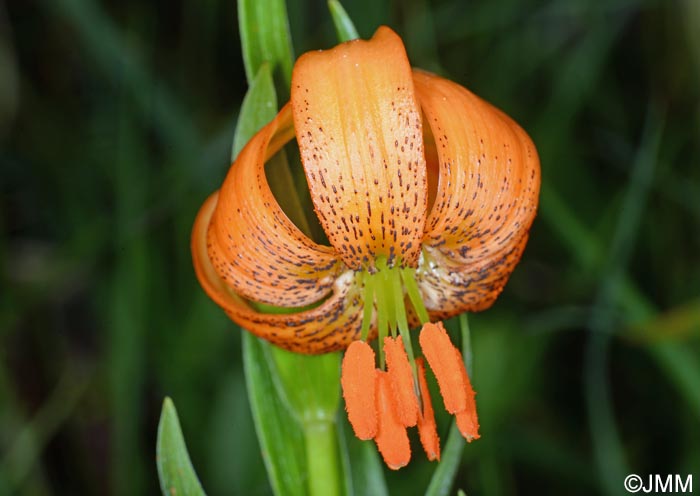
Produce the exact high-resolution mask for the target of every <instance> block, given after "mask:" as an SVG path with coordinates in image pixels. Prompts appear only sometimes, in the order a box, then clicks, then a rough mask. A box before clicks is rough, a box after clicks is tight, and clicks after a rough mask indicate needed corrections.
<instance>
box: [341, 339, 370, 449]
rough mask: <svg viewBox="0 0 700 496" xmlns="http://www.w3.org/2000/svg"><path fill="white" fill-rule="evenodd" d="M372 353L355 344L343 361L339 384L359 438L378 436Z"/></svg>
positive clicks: (362, 344)
mask: <svg viewBox="0 0 700 496" xmlns="http://www.w3.org/2000/svg"><path fill="white" fill-rule="evenodd" d="M374 370H375V368H374V350H372V347H371V346H370V345H368V344H367V343H365V342H364V341H354V342H353V343H351V344H350V346H348V349H347V351H346V352H345V357H344V358H343V366H342V375H341V379H340V382H341V385H342V387H343V398H345V409H346V410H347V412H348V420H349V421H350V425H352V428H353V430H354V431H355V435H356V436H357V437H358V438H360V439H372V438H374V436H376V435H377V427H378V426H377V407H376V389H375V387H376V380H375V377H374Z"/></svg>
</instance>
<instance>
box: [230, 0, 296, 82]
mask: <svg viewBox="0 0 700 496" xmlns="http://www.w3.org/2000/svg"><path fill="white" fill-rule="evenodd" d="M238 24H239V28H240V32H241V48H242V49H243V62H244V64H245V73H246V77H247V78H248V82H249V83H251V82H252V81H253V78H254V77H255V75H256V74H257V73H258V71H259V70H260V66H262V64H264V63H265V62H268V63H269V64H270V65H271V67H272V72H274V70H275V69H277V67H279V68H280V69H281V71H282V76H283V78H284V82H285V83H286V86H287V87H289V86H290V84H291V82H292V64H293V61H294V55H293V50H292V37H291V35H290V33H289V22H288V20H287V7H286V6H285V3H284V0H239V1H238Z"/></svg>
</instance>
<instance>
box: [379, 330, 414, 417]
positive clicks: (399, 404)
mask: <svg viewBox="0 0 700 496" xmlns="http://www.w3.org/2000/svg"><path fill="white" fill-rule="evenodd" d="M384 353H385V354H386V363H387V373H388V374H389V382H390V383H391V390H392V392H393V394H394V400H395V402H396V411H397V413H398V416H399V419H400V420H401V423H402V424H403V425H404V427H413V426H414V425H416V423H417V422H418V398H416V392H415V388H414V386H413V371H412V370H411V364H410V363H408V355H407V354H406V349H405V348H404V346H403V340H402V339H401V336H399V337H398V338H396V339H395V340H394V339H393V338H392V337H391V336H387V337H386V338H384Z"/></svg>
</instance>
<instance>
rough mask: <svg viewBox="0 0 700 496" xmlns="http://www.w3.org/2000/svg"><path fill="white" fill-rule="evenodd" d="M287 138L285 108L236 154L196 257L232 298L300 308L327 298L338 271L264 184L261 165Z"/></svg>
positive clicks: (331, 256)
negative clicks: (202, 248)
mask: <svg viewBox="0 0 700 496" xmlns="http://www.w3.org/2000/svg"><path fill="white" fill-rule="evenodd" d="M292 136H293V127H292V115H291V109H290V107H289V106H288V105H287V106H285V107H284V108H283V109H282V110H281V111H280V113H279V114H278V116H277V117H276V118H275V119H274V120H273V121H272V122H270V124H268V125H267V126H265V127H264V128H263V129H262V130H261V131H259V132H258V134H256V135H255V137H253V138H252V139H251V140H250V142H249V143H248V144H247V145H246V147H245V148H244V149H243V150H242V151H241V153H240V155H239V156H238V158H237V159H236V162H235V163H234V164H233V165H232V166H231V168H230V170H229V173H228V175H227V176H226V179H225V181H224V184H223V186H222V187H221V194H220V195H219V197H218V202H217V204H216V207H215V210H214V213H213V215H212V216H211V221H210V223H209V225H208V228H207V232H206V238H207V241H206V242H207V253H206V255H205V254H202V255H203V256H208V258H209V259H210V260H211V263H212V264H213V266H214V268H215V270H216V272H217V274H218V275H219V277H220V278H221V279H222V280H223V281H225V283H226V284H227V285H228V286H230V287H231V288H232V289H233V290H234V291H235V292H236V293H237V294H239V295H241V296H244V297H246V298H248V299H251V300H254V301H257V302H261V303H267V304H271V305H277V306H284V307H301V306H305V305H309V304H311V303H315V302H317V301H319V300H321V299H322V298H323V297H325V296H326V295H328V294H329V293H330V291H331V288H332V286H333V281H334V279H335V276H336V275H337V274H338V272H339V270H340V268H341V267H340V265H339V260H338V258H337V256H336V255H335V254H334V252H333V249H332V248H331V247H329V246H322V245H319V244H316V243H314V242H313V241H311V240H310V239H309V238H308V237H307V236H306V235H304V233H302V232H301V231H300V230H299V229H298V228H297V227H296V226H295V225H294V224H293V223H292V222H291V221H290V220H289V218H288V217H287V216H286V215H285V214H284V212H283V211H282V209H281V208H280V206H279V204H278V203H277V201H276V200H275V198H274V196H273V195H272V192H271V191H270V187H269V185H268V183H267V179H266V178H265V169H264V167H265V161H266V159H267V158H269V157H270V156H272V155H273V154H274V153H275V152H277V150H278V149H279V148H280V147H281V146H283V145H284V143H285V142H286V141H288V140H290V139H291V138H292ZM202 212H203V210H202V211H200V214H199V216H198V219H197V221H199V217H200V216H202V215H203V213H202Z"/></svg>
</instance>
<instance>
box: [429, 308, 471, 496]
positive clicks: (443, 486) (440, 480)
mask: <svg viewBox="0 0 700 496" xmlns="http://www.w3.org/2000/svg"><path fill="white" fill-rule="evenodd" d="M459 328H460V333H461V335H462V356H463V357H464V361H465V363H466V366H467V372H468V373H469V376H470V377H471V376H472V346H471V331H470V330H469V322H468V320H467V314H464V313H463V314H462V315H460V316H459ZM465 444H466V442H465V441H464V438H463V437H462V435H461V434H460V432H459V429H458V428H457V422H456V421H454V420H453V421H452V426H451V427H450V433H449V434H448V436H447V443H445V447H444V449H443V450H442V458H441V459H440V463H439V464H438V466H437V468H436V469H435V472H434V473H433V477H432V478H431V479H430V485H429V486H428V489H427V491H426V492H425V494H426V496H447V495H448V494H450V489H452V484H454V479H455V475H457V469H458V468H459V464H460V462H461V461H462V453H463V452H464V445H465Z"/></svg>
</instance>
